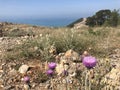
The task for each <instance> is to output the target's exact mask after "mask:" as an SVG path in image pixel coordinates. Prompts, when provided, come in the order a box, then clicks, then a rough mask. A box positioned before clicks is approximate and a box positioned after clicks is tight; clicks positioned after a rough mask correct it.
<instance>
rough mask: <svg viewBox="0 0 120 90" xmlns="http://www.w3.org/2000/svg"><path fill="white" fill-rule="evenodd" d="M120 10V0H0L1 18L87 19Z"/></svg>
mask: <svg viewBox="0 0 120 90" xmlns="http://www.w3.org/2000/svg"><path fill="white" fill-rule="evenodd" d="M101 9H110V10H113V9H120V0H0V17H39V18H55V17H56V18H57V17H70V18H74V17H86V16H90V15H93V14H94V13H95V12H96V11H98V10H101Z"/></svg>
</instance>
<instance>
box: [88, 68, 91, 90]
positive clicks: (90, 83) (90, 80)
mask: <svg viewBox="0 0 120 90" xmlns="http://www.w3.org/2000/svg"><path fill="white" fill-rule="evenodd" d="M88 74H89V90H91V77H90V70H89V72H88Z"/></svg>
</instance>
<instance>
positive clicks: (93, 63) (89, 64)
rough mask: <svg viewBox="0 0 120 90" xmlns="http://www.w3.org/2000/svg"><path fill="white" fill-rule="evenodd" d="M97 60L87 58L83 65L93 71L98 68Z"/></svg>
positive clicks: (84, 59) (90, 57)
mask: <svg viewBox="0 0 120 90" xmlns="http://www.w3.org/2000/svg"><path fill="white" fill-rule="evenodd" d="M96 63H97V61H96V59H95V57H92V56H86V57H84V58H83V64H84V65H85V66H86V67H87V68H88V69H91V68H93V67H95V66H96Z"/></svg>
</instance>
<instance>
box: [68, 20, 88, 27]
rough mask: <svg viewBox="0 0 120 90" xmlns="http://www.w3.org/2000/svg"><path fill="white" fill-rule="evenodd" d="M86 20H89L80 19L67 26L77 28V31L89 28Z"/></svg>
mask: <svg viewBox="0 0 120 90" xmlns="http://www.w3.org/2000/svg"><path fill="white" fill-rule="evenodd" d="M86 20H87V18H80V19H78V20H76V21H74V22H73V23H71V24H69V25H67V27H70V28H77V29H78V28H81V27H88V26H87V25H86Z"/></svg>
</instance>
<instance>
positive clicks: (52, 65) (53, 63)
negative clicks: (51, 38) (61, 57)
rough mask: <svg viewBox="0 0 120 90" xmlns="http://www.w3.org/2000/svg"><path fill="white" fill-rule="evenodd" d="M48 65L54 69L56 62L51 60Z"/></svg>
mask: <svg viewBox="0 0 120 90" xmlns="http://www.w3.org/2000/svg"><path fill="white" fill-rule="evenodd" d="M48 67H49V69H52V70H54V69H55V67H56V63H55V62H51V63H49V64H48Z"/></svg>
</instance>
